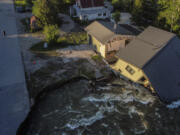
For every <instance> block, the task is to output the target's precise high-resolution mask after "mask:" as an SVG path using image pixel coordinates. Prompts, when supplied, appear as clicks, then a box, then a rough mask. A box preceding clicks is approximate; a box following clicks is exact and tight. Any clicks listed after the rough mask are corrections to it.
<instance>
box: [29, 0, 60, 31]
mask: <svg viewBox="0 0 180 135" xmlns="http://www.w3.org/2000/svg"><path fill="white" fill-rule="evenodd" d="M56 1H57V0H36V1H35V2H34V6H33V10H32V12H33V14H34V15H35V16H36V17H37V18H38V21H37V23H38V26H39V27H41V28H43V27H44V26H45V25H51V24H56V23H58V10H57V6H58V5H56V4H57V3H56V4H55V2H56Z"/></svg>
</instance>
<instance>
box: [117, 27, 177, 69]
mask: <svg viewBox="0 0 180 135" xmlns="http://www.w3.org/2000/svg"><path fill="white" fill-rule="evenodd" d="M173 37H175V34H173V33H170V32H167V31H164V30H161V29H158V28H155V27H152V26H149V27H148V28H147V29H146V30H145V31H143V32H142V33H141V34H140V35H138V36H137V37H136V38H135V39H134V40H132V41H131V42H130V43H129V44H128V45H127V47H126V48H124V49H121V50H120V51H119V52H118V54H117V56H118V57H119V58H121V59H123V60H125V61H127V62H129V63H131V64H133V65H135V66H137V67H139V68H143V67H144V66H145V65H146V64H147V63H148V62H149V61H150V60H151V59H152V58H153V57H154V56H155V55H156V54H157V53H158V52H159V51H160V50H161V49H162V48H164V47H165V46H166V45H167V44H168V42H169V41H170V40H171V39H172V38H173Z"/></svg>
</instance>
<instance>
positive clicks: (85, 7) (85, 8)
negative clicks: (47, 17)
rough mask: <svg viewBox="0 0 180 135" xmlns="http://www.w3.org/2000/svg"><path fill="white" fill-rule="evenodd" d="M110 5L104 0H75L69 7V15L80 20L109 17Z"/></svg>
mask: <svg viewBox="0 0 180 135" xmlns="http://www.w3.org/2000/svg"><path fill="white" fill-rule="evenodd" d="M112 10H113V9H111V5H109V4H107V2H104V0H76V4H75V5H73V6H72V7H71V8H70V15H71V16H73V17H79V19H80V20H95V19H106V18H110V15H111V11H112Z"/></svg>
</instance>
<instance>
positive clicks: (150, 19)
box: [132, 0, 158, 26]
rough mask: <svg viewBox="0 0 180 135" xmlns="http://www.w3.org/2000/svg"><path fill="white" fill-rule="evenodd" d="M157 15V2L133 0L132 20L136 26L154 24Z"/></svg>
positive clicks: (152, 0)
mask: <svg viewBox="0 0 180 135" xmlns="http://www.w3.org/2000/svg"><path fill="white" fill-rule="evenodd" d="M157 15H158V5H157V0H135V2H134V8H133V11H132V19H133V21H134V22H136V23H137V24H138V25H143V26H148V25H154V24H155V23H156V18H157Z"/></svg>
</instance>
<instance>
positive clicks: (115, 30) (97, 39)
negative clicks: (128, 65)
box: [85, 21, 140, 58]
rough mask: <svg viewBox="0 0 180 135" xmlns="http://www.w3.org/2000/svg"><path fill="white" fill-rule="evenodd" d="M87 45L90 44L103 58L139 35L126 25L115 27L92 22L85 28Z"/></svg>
mask: <svg viewBox="0 0 180 135" xmlns="http://www.w3.org/2000/svg"><path fill="white" fill-rule="evenodd" d="M85 31H86V32H87V34H88V38H89V44H92V45H93V47H94V49H96V50H97V52H99V53H100V54H101V55H102V56H103V57H104V58H108V57H110V55H112V54H113V53H114V52H117V51H118V50H119V49H120V48H125V46H126V44H127V43H128V42H129V41H130V40H132V39H133V38H135V36H136V35H137V34H139V33H140V31H138V30H137V29H135V28H133V27H132V26H130V25H127V24H121V25H115V24H114V23H112V22H105V21H94V22H93V23H91V24H90V25H89V26H87V27H86V28H85Z"/></svg>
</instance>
